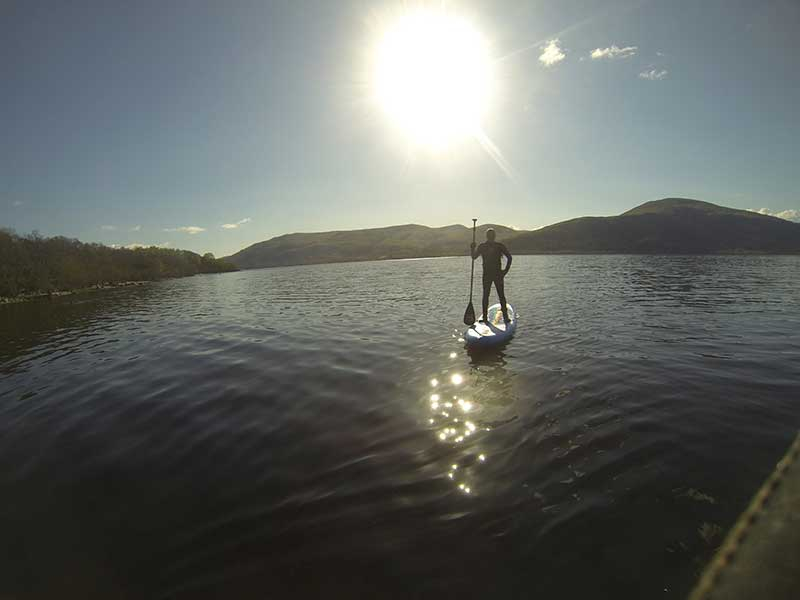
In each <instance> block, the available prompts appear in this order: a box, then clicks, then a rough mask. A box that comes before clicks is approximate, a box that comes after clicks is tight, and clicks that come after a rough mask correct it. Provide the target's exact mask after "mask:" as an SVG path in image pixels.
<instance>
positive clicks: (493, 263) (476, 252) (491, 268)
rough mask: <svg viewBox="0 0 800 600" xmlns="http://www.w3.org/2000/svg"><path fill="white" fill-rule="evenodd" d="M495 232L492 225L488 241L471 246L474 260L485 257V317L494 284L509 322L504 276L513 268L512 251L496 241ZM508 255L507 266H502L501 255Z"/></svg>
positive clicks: (506, 319)
mask: <svg viewBox="0 0 800 600" xmlns="http://www.w3.org/2000/svg"><path fill="white" fill-rule="evenodd" d="M494 237H495V233H494V229H492V228H491V227H490V228H489V229H487V230H486V241H485V242H483V243H481V245H479V246H478V247H477V248H476V247H475V242H472V244H471V245H470V248H471V249H472V260H475V259H476V258H478V257H479V256H482V257H483V319H481V322H483V321H484V319H486V318H487V317H488V315H487V314H486V313H487V312H489V292H490V291H491V289H492V284H494V287H495V289H496V290H497V295H498V296H499V297H500V308H501V309H502V310H503V319H504V320H505V322H506V323H508V322H509V318H508V306H506V291H505V286H504V285H503V277H505V276H506V273H508V270H509V269H510V268H511V253H510V252H509V251H508V248H506V247H505V245H504V244H501V243H500V242H495V241H494ZM501 256H505V257H506V268H505V269H503V268H502V267H501V266H500V262H501V261H500V257H501Z"/></svg>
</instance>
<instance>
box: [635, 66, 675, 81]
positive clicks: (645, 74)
mask: <svg viewBox="0 0 800 600" xmlns="http://www.w3.org/2000/svg"><path fill="white" fill-rule="evenodd" d="M668 74H669V71H667V70H666V69H648V70H646V71H642V72H641V73H639V79H647V80H648V81H660V80H662V79H666V77H667V75H668Z"/></svg>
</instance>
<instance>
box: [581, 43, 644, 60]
mask: <svg viewBox="0 0 800 600" xmlns="http://www.w3.org/2000/svg"><path fill="white" fill-rule="evenodd" d="M638 49H639V47H638V46H625V47H624V48H620V47H619V46H617V45H616V44H614V45H612V46H609V47H608V48H595V49H594V50H592V53H591V54H590V56H591V57H592V60H600V59H603V58H607V59H609V60H614V59H615V58H628V57H629V56H634V55H635V54H636V51H637V50H638Z"/></svg>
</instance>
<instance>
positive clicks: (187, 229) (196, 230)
mask: <svg viewBox="0 0 800 600" xmlns="http://www.w3.org/2000/svg"><path fill="white" fill-rule="evenodd" d="M164 231H166V232H167V233H176V232H178V233H188V234H189V235H195V234H197V233H202V232H203V231H205V227H196V226H195V225H184V226H183V227H172V228H169V229H165V230H164Z"/></svg>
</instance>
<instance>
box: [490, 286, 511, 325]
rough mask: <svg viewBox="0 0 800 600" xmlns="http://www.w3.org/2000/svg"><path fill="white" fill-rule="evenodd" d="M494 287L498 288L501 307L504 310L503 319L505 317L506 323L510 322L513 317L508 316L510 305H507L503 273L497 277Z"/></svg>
mask: <svg viewBox="0 0 800 600" xmlns="http://www.w3.org/2000/svg"><path fill="white" fill-rule="evenodd" d="M494 287H495V288H497V295H498V296H499V297H500V308H501V309H502V311H503V319H505V321H506V323H508V322H509V321H510V320H511V319H509V318H508V306H507V305H506V286H505V283H504V281H503V276H502V275H498V276H497V277H495V280H494Z"/></svg>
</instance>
